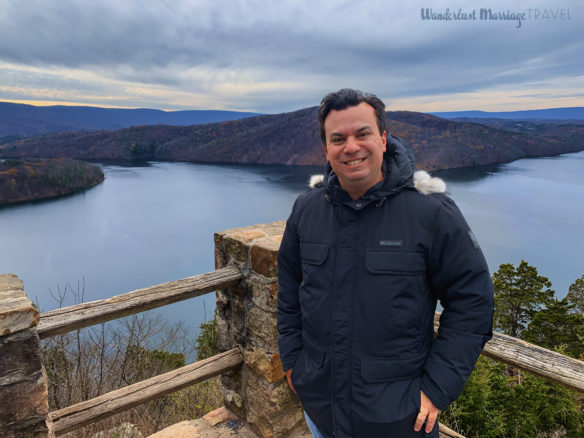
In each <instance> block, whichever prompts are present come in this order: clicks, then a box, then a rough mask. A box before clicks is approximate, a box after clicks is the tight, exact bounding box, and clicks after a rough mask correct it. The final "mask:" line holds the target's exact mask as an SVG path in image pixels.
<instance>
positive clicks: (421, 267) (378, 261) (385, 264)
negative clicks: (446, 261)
mask: <svg viewBox="0 0 584 438" xmlns="http://www.w3.org/2000/svg"><path fill="white" fill-rule="evenodd" d="M365 266H366V268H367V271H369V272H370V273H371V274H378V275H397V276H412V275H425V274H426V258H425V257H424V253H421V252H410V251H368V252H367V255H366V257H365Z"/></svg>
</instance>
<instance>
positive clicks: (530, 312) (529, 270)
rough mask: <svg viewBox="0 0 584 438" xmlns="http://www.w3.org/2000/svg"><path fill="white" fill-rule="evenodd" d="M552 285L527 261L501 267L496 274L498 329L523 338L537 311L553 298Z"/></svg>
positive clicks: (496, 323) (494, 275)
mask: <svg viewBox="0 0 584 438" xmlns="http://www.w3.org/2000/svg"><path fill="white" fill-rule="evenodd" d="M551 285H552V284H551V282H550V281H549V280H548V279H547V277H542V276H540V275H539V274H538V272H537V269H536V268H535V267H533V266H530V265H529V264H528V263H527V262H526V261H525V260H521V263H520V264H519V266H518V267H517V269H516V268H515V267H514V266H513V265H512V264H511V263H504V264H502V265H501V266H499V270H498V271H497V272H495V273H494V274H493V286H494V290H495V320H494V325H495V329H496V330H498V331H500V332H503V333H505V334H508V335H510V336H513V337H516V338H520V337H521V333H522V332H523V331H524V330H525V329H526V328H527V326H528V324H529V322H530V321H531V319H532V318H533V316H534V315H535V313H536V312H537V311H538V310H540V309H541V308H543V307H545V306H546V305H547V304H548V303H549V302H550V301H551V300H552V299H553V297H554V291H553V290H551V289H550V287H551Z"/></svg>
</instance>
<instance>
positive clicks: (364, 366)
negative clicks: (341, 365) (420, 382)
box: [361, 356, 424, 382]
mask: <svg viewBox="0 0 584 438" xmlns="http://www.w3.org/2000/svg"><path fill="white" fill-rule="evenodd" d="M423 365H424V356H418V357H414V358H410V359H383V358H363V359H361V376H362V377H363V380H365V381H366V382H395V381H398V380H407V379H413V378H414V377H417V376H419V375H421V374H422V366H423Z"/></svg>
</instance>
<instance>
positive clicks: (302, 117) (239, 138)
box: [0, 107, 584, 170]
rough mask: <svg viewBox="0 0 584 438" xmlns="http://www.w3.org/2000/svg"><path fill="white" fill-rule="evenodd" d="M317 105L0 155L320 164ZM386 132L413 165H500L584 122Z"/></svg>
mask: <svg viewBox="0 0 584 438" xmlns="http://www.w3.org/2000/svg"><path fill="white" fill-rule="evenodd" d="M316 111H317V108H316V107H313V108H306V109H303V110H299V111H295V112H290V113H284V114H276V115H264V116H256V117H248V118H245V119H240V120H232V121H227V122H221V123H211V124H204V125H193V126H182V127H178V126H168V125H155V126H138V127H130V128H125V129H120V130H117V131H97V132H67V133H59V134H46V135H42V136H39V137H32V138H25V139H20V140H16V141H12V142H8V143H5V144H3V145H0V157H12V158H13V157H71V158H76V159H84V160H110V159H115V160H158V161H193V162H226V163H259V164H294V165H321V164H323V163H324V153H323V150H322V144H321V141H320V137H319V132H318V124H317V121H316ZM387 117H388V123H389V131H390V133H391V134H393V135H395V136H397V137H400V138H402V139H404V140H405V141H406V142H407V143H408V144H409V146H410V147H411V148H412V150H413V151H414V153H415V156H416V160H417V163H418V167H420V168H424V169H428V170H433V169H447V168H455V167H466V166H477V165H484V164H492V163H504V162H509V161H513V160H516V159H518V158H525V157H537V156H547V155H557V154H561V153H566V152H576V151H580V150H583V149H584V125H576V124H567V125H558V124H546V123H539V124H537V125H530V126H532V127H533V126H535V128H534V129H531V130H529V131H526V130H525V129H524V130H523V131H522V130H520V129H517V127H515V128H513V127H512V126H511V127H509V125H506V126H504V127H503V128H507V129H501V128H498V127H489V126H486V125H484V124H480V123H472V122H457V121H452V120H447V119H441V118H439V117H436V116H432V115H429V114H423V113H417V112H409V111H396V112H388V113H387Z"/></svg>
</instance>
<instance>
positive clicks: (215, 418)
mask: <svg viewBox="0 0 584 438" xmlns="http://www.w3.org/2000/svg"><path fill="white" fill-rule="evenodd" d="M235 419H237V416H236V415H235V414H234V413H233V412H231V411H230V410H229V409H227V408H226V407H225V406H221V407H220V408H217V409H215V410H214V411H211V412H209V413H208V414H206V415H204V416H203V420H205V421H206V422H207V423H209V424H210V425H211V426H216V425H217V424H219V423H224V422H225V421H227V420H235Z"/></svg>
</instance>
